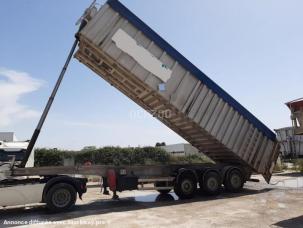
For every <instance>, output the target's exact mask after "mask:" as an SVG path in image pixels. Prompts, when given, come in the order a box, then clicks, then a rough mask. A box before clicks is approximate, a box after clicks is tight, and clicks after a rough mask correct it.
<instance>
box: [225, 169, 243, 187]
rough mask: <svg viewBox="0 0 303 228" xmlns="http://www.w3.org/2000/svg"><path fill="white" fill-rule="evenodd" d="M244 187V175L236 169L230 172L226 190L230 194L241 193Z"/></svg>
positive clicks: (226, 180)
mask: <svg viewBox="0 0 303 228" xmlns="http://www.w3.org/2000/svg"><path fill="white" fill-rule="evenodd" d="M243 185H244V177H243V174H242V173H241V172H240V171H239V170H237V169H234V170H232V171H230V172H229V173H228V174H227V176H226V178H225V181H224V186H225V189H226V190H227V191H229V192H239V191H240V190H241V189H242V188H243Z"/></svg>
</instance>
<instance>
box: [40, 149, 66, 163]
mask: <svg viewBox="0 0 303 228" xmlns="http://www.w3.org/2000/svg"><path fill="white" fill-rule="evenodd" d="M63 158H64V156H63V152H62V151H57V150H54V149H44V148H42V149H36V150H35V166H60V165H63Z"/></svg>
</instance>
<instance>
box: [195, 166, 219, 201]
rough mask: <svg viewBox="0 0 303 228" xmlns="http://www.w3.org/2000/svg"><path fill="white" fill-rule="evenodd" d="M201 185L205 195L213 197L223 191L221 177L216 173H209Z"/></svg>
mask: <svg viewBox="0 0 303 228" xmlns="http://www.w3.org/2000/svg"><path fill="white" fill-rule="evenodd" d="M199 185H200V188H201V190H202V192H203V193H205V194H207V195H212V196H214V195H218V194H219V193H220V190H221V177H220V175H219V174H218V173H216V172H213V171H210V172H207V173H206V174H205V175H203V176H202V177H201V178H200V180H199Z"/></svg>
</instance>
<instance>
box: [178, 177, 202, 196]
mask: <svg viewBox="0 0 303 228" xmlns="http://www.w3.org/2000/svg"><path fill="white" fill-rule="evenodd" d="M174 191H175V193H176V195H177V196H178V197H179V198H180V199H191V198H193V197H194V195H195V193H196V191H197V181H196V178H195V176H194V175H193V174H190V173H185V174H180V176H179V177H178V178H177V180H176V183H175V186H174Z"/></svg>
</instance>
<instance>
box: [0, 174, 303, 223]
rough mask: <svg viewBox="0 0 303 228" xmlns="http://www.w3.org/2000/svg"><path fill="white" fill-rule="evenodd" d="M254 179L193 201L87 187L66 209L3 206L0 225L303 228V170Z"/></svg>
mask: <svg viewBox="0 0 303 228" xmlns="http://www.w3.org/2000/svg"><path fill="white" fill-rule="evenodd" d="M254 178H258V179H260V180H261V182H259V183H253V182H249V183H247V184H246V185H245V188H244V190H243V191H242V192H241V193H237V194H230V193H226V192H224V191H223V192H222V194H220V195H219V196H216V197H207V196H201V195H198V196H197V197H195V198H194V199H192V200H178V198H177V197H176V195H175V194H174V193H171V194H169V195H159V194H157V193H156V192H155V191H127V192H123V193H120V194H119V196H120V200H112V199H111V197H110V196H104V195H101V194H100V189H99V188H96V187H91V188H89V189H88V192H87V193H86V194H85V195H84V199H83V201H81V200H78V202H77V205H76V207H75V209H74V210H73V211H71V212H65V213H58V214H49V213H48V211H47V209H46V208H45V207H44V206H41V205H35V206H31V207H20V208H10V209H2V210H0V227H1V226H16V225H17V226H22V225H24V226H27V225H28V224H31V225H33V226H36V227H38V226H39V227H40V226H41V225H44V226H46V227H67V226H70V225H73V226H78V227H88V226H98V227H109V226H110V227H241V228H242V227H303V184H302V183H303V177H302V175H299V174H293V173H282V174H276V175H274V176H273V178H272V183H273V184H271V185H268V184H266V183H265V182H264V181H263V180H262V178H261V177H260V176H254ZM301 184H302V186H301Z"/></svg>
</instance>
